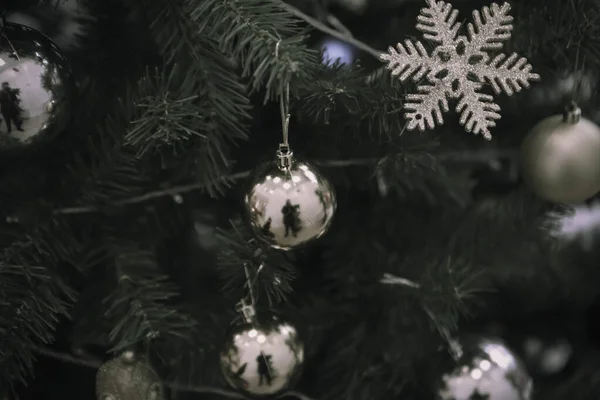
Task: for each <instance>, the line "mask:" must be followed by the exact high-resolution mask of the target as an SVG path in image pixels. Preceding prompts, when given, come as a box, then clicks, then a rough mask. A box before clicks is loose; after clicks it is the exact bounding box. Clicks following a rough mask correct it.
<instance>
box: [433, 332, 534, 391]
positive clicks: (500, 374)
mask: <svg viewBox="0 0 600 400" xmlns="http://www.w3.org/2000/svg"><path fill="white" fill-rule="evenodd" d="M460 347H461V350H462V356H461V357H460V358H459V360H458V361H457V364H456V366H455V368H454V369H453V370H452V371H451V372H450V373H449V374H446V375H444V376H443V377H442V384H441V388H440V390H439V391H438V398H439V399H440V400H481V399H486V400H531V398H532V392H533V381H532V379H531V377H530V376H529V374H528V372H527V370H526V369H525V367H524V365H523V363H522V362H521V360H519V359H518V358H517V356H516V355H515V354H514V353H513V352H512V351H511V350H510V349H509V348H508V347H507V346H506V344H505V343H504V342H503V341H501V340H499V339H494V338H486V337H477V336H474V337H466V338H465V339H464V340H461V341H460Z"/></svg>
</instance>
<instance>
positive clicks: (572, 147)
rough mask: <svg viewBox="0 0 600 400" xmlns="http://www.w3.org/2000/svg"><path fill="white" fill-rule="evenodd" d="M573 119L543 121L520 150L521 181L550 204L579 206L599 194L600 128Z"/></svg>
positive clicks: (551, 118)
mask: <svg viewBox="0 0 600 400" xmlns="http://www.w3.org/2000/svg"><path fill="white" fill-rule="evenodd" d="M573 117H576V115H574V116H573ZM573 117H571V116H569V115H567V116H566V118H565V116H562V115H555V116H552V117H549V118H546V119H544V120H543V121H541V122H540V123H539V124H537V125H536V126H535V127H534V128H533V129H532V130H531V131H530V132H529V134H528V135H527V137H526V138H525V140H524V141H523V144H522V147H521V166H522V170H523V179H524V180H525V182H527V184H528V185H529V186H530V187H531V189H532V190H533V191H534V192H535V193H537V194H538V195H539V196H540V197H541V198H543V199H545V200H548V201H551V202H554V203H564V204H578V203H583V202H585V201H586V200H588V199H589V198H591V197H592V196H594V195H595V194H596V193H598V192H599V191H600V158H599V157H598V154H600V128H599V127H598V125H596V124H594V123H593V122H591V121H589V120H587V119H585V118H580V119H579V121H578V122H573V121H576V118H573Z"/></svg>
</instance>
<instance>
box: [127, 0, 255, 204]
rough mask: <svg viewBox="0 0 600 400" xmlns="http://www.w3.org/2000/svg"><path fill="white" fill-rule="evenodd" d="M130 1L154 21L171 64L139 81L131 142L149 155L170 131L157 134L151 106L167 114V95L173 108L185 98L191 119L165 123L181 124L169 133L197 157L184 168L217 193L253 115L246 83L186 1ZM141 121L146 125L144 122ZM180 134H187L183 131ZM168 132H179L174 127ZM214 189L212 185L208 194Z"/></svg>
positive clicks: (155, 33) (154, 31)
mask: <svg viewBox="0 0 600 400" xmlns="http://www.w3.org/2000/svg"><path fill="white" fill-rule="evenodd" d="M128 3H129V4H130V5H131V6H132V7H135V8H136V9H139V10H141V11H142V12H143V13H144V14H145V15H146V17H147V19H148V20H149V21H150V31H151V35H152V36H153V37H154V40H155V42H156V43H157V45H158V47H159V51H160V52H161V54H162V55H163V56H164V57H165V59H166V62H167V64H168V65H169V67H168V68H167V69H166V70H165V71H163V72H161V73H160V75H159V77H158V78H151V79H148V77H147V78H146V79H145V80H143V81H142V82H141V85H148V86H147V87H145V88H144V87H142V88H141V92H140V93H141V95H140V98H139V99H140V102H139V106H138V110H137V111H138V112H140V113H141V117H140V118H141V119H140V118H136V120H137V122H136V123H135V125H134V128H133V130H132V131H130V134H129V136H128V138H129V143H130V144H135V145H136V147H137V152H138V153H139V152H142V153H145V152H147V151H149V149H151V148H153V146H155V145H156V144H157V143H156V138H157V135H159V136H158V137H162V141H163V142H164V140H165V139H164V138H165V136H164V135H165V134H166V133H167V132H166V130H165V129H163V130H162V131H160V132H159V131H158V130H157V128H161V126H158V125H156V123H150V122H149V121H150V120H149V118H150V115H149V114H147V112H148V110H150V109H151V108H152V107H154V109H155V110H160V109H161V107H163V118H164V106H162V105H160V104H159V103H161V102H162V99H164V97H165V96H168V99H169V102H170V103H171V106H173V105H174V104H175V103H173V102H177V101H179V102H180V103H179V106H178V107H179V108H180V109H181V107H182V105H181V104H182V103H181V101H182V100H185V101H184V103H185V105H186V107H185V109H186V110H187V112H188V115H187V118H177V117H176V116H174V115H171V116H169V117H167V118H166V119H164V120H163V122H162V126H163V127H164V126H165V125H164V124H165V123H166V126H167V127H168V126H170V127H171V128H172V127H173V126H174V124H176V125H177V132H179V135H178V136H177V137H175V136H171V137H170V140H175V139H177V140H178V143H177V146H178V147H179V148H185V149H186V151H187V154H189V155H190V159H193V161H192V164H191V165H186V166H185V167H186V168H185V169H186V170H188V171H189V170H191V171H192V172H195V173H196V174H197V177H199V178H201V179H204V180H206V182H207V183H211V184H213V185H214V186H215V189H214V192H218V191H219V190H222V186H219V185H220V184H221V183H222V181H221V180H220V179H219V178H220V176H222V175H224V174H226V173H227V172H228V171H229V169H230V167H231V162H230V160H229V159H228V151H229V148H230V147H231V146H232V145H235V144H236V143H237V142H239V141H240V140H245V139H246V132H245V130H246V125H247V123H248V121H249V118H250V117H249V114H248V112H249V110H250V107H249V101H248V99H247V98H246V97H245V93H246V87H245V86H244V85H243V84H241V83H240V82H239V78H238V77H237V75H236V74H235V73H234V66H233V64H232V62H231V61H230V60H229V59H227V58H226V57H225V56H224V55H223V54H222V53H221V51H219V49H218V46H217V41H216V40H213V39H211V38H209V37H206V36H202V35H199V34H198V28H197V26H195V25H194V24H193V23H192V21H190V13H191V12H192V11H193V10H191V9H190V7H189V6H188V5H187V2H185V1H182V0H178V1H167V0H160V1H156V2H153V3H151V4H148V3H146V2H141V1H139V0H129V1H128ZM175 63H176V64H177V65H175ZM165 78H166V79H165ZM156 89H158V92H157V91H156ZM149 96H150V97H151V98H152V101H151V102H150V103H151V104H150V105H148V101H147V100H148V99H149ZM194 96H195V97H194ZM192 97H194V98H192ZM161 98H162V99H161ZM142 104H145V106H142ZM140 107H141V108H140ZM157 107H158V108H157ZM193 108H195V109H196V113H195V114H193V115H192V114H191V113H189V112H190V110H191V109H193ZM144 113H146V115H145V116H144ZM154 116H156V114H154ZM141 121H145V122H146V124H145V125H140V123H141ZM182 132H185V134H184V135H182V134H181V133H182ZM169 134H176V132H174V131H172V130H171V131H170V132H169ZM161 135H162V136H161ZM190 135H193V136H195V138H194V140H192V141H191V143H193V145H190V144H191V143H186V142H185V141H186V140H189V136H190ZM178 158H179V157H178ZM211 190H212V188H209V192H211Z"/></svg>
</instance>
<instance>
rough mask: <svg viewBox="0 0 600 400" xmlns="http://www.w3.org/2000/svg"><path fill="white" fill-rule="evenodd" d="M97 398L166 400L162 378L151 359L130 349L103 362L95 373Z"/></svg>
mask: <svg viewBox="0 0 600 400" xmlns="http://www.w3.org/2000/svg"><path fill="white" fill-rule="evenodd" d="M96 398H97V399H98V400H129V399H139V400H165V394H164V389H163V387H162V383H161V380H160V378H159V376H158V374H157V373H156V371H155V370H154V369H153V368H152V366H151V365H150V363H149V362H148V361H147V360H146V359H145V358H143V357H136V355H135V354H134V353H133V352H131V351H126V352H124V353H123V354H121V355H120V356H118V357H116V358H114V359H112V360H110V361H107V362H106V363H104V364H103V365H102V366H101V367H100V368H99V369H98V373H97V374H96Z"/></svg>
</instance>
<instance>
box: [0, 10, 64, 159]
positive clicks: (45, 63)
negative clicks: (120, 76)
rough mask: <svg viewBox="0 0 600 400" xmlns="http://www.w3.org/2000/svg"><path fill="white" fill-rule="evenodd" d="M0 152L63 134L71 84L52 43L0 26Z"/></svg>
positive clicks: (29, 31) (30, 31)
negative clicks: (0, 149) (1, 149)
mask: <svg viewBox="0 0 600 400" xmlns="http://www.w3.org/2000/svg"><path fill="white" fill-rule="evenodd" d="M0 85H1V88H0V116H1V118H2V121H1V123H0V148H5V149H12V148H19V147H29V146H30V145H33V144H36V143H39V142H40V140H46V139H49V138H50V137H52V136H53V134H55V133H58V132H59V131H60V130H62V129H64V128H65V126H66V125H67V124H68V123H69V120H70V118H71V115H72V100H73V97H74V91H75V83H74V80H73V76H72V75H71V70H70V68H69V65H68V62H67V59H66V58H65V56H64V55H63V54H62V52H61V51H60V50H59V48H58V47H56V45H55V44H54V43H52V41H51V40H50V39H49V38H48V37H46V36H45V35H43V34H42V33H40V32H38V31H36V30H35V29H32V28H29V27H26V26H24V25H19V24H14V23H9V22H4V23H1V22H0Z"/></svg>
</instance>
